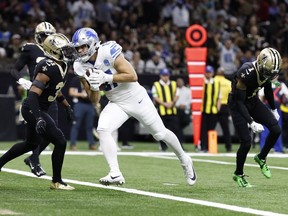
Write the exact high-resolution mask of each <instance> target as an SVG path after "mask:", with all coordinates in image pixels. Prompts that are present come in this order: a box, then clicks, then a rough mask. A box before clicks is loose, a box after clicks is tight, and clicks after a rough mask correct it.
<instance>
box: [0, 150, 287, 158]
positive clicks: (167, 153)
mask: <svg viewBox="0 0 288 216" xmlns="http://www.w3.org/2000/svg"><path fill="white" fill-rule="evenodd" d="M5 152H7V150H0V154H4V153H5ZM31 153H32V152H31V151H30V152H27V153H26V154H31ZM51 154H52V151H43V152H41V155H51ZM117 154H118V155H123V156H175V154H174V153H173V152H124V151H122V152H118V153H117ZM187 154H188V155H189V156H191V157H197V156H201V157H203V156H204V157H211V156H213V157H236V153H219V154H210V153H200V152H199V153H196V152H195V153H187ZM65 155H87V156H96V155H103V153H102V152H100V151H66V152H65ZM254 156H255V154H253V153H249V154H248V155H247V157H254ZM268 157H269V158H288V154H276V153H270V154H269V155H268Z"/></svg>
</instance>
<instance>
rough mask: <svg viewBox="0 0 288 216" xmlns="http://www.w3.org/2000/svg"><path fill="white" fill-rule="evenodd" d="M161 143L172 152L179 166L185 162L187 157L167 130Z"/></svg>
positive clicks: (175, 137)
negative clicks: (178, 161) (179, 163)
mask: <svg viewBox="0 0 288 216" xmlns="http://www.w3.org/2000/svg"><path fill="white" fill-rule="evenodd" d="M162 141H163V142H165V143H166V144H167V145H168V146H169V147H170V148H171V149H172V150H173V152H174V153H175V154H176V156H177V157H178V158H179V160H180V162H181V164H182V163H185V162H186V158H187V155H186V153H185V152H184V150H183V148H182V146H181V144H180V142H179V140H178V138H177V136H176V135H175V134H174V133H173V132H172V131H170V130H168V129H167V130H166V135H165V137H164V139H163V140H162Z"/></svg>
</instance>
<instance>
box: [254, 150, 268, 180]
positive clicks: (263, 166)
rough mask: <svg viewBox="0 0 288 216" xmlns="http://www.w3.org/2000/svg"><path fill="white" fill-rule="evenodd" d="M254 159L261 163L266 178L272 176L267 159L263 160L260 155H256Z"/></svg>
mask: <svg viewBox="0 0 288 216" xmlns="http://www.w3.org/2000/svg"><path fill="white" fill-rule="evenodd" d="M254 160H255V161H256V162H257V163H258V164H259V166H260V169H261V172H262V173H263V175H264V176H265V177H266V178H271V172H270V170H269V168H268V166H267V164H266V160H262V159H260V158H259V157H258V155H255V156H254Z"/></svg>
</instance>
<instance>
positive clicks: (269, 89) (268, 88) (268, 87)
mask: <svg viewBox="0 0 288 216" xmlns="http://www.w3.org/2000/svg"><path fill="white" fill-rule="evenodd" d="M264 94H265V98H266V100H267V101H268V104H269V106H270V108H271V109H272V110H274V109H276V107H275V103H274V95H273V89H272V86H271V83H269V84H268V85H265V86H264Z"/></svg>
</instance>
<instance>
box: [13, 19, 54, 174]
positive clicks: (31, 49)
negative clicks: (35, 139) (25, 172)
mask: <svg viewBox="0 0 288 216" xmlns="http://www.w3.org/2000/svg"><path fill="white" fill-rule="evenodd" d="M53 33H56V30H55V28H54V27H53V25H51V24H50V23H48V22H41V23H40V24H38V25H37V26H36V28H35V33H34V38H35V41H36V43H26V44H24V46H23V47H22V49H21V55H20V57H19V58H18V59H17V61H16V63H15V65H14V67H13V68H12V70H11V74H12V76H13V77H14V78H15V79H16V80H17V82H18V83H19V84H20V85H21V86H22V87H23V88H24V89H25V90H29V89H30V87H31V84H32V82H31V81H33V76H34V69H35V66H36V64H38V63H39V62H40V61H41V60H42V59H44V58H45V55H44V51H43V48H42V44H43V41H44V40H45V38H46V37H47V36H48V35H51V34H53ZM25 65H27V67H28V72H29V77H30V80H26V79H24V78H21V76H20V71H21V70H22V69H23V68H24V66H25ZM49 114H50V115H51V117H52V118H53V119H54V120H55V122H56V124H58V106H57V103H56V102H53V103H52V104H51V106H50V108H49ZM48 145H49V142H48V141H47V140H45V139H44V140H43V142H42V143H40V145H39V146H38V147H37V148H36V149H34V150H33V153H32V155H31V156H30V157H27V158H25V159H24V162H25V164H27V165H28V166H29V167H30V169H31V172H32V173H34V174H35V175H36V176H38V177H40V176H42V175H45V174H46V172H45V171H44V169H43V168H42V167H41V164H40V162H39V154H40V153H41V152H42V151H43V150H44V149H45V148H46V147H47V146H48Z"/></svg>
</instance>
